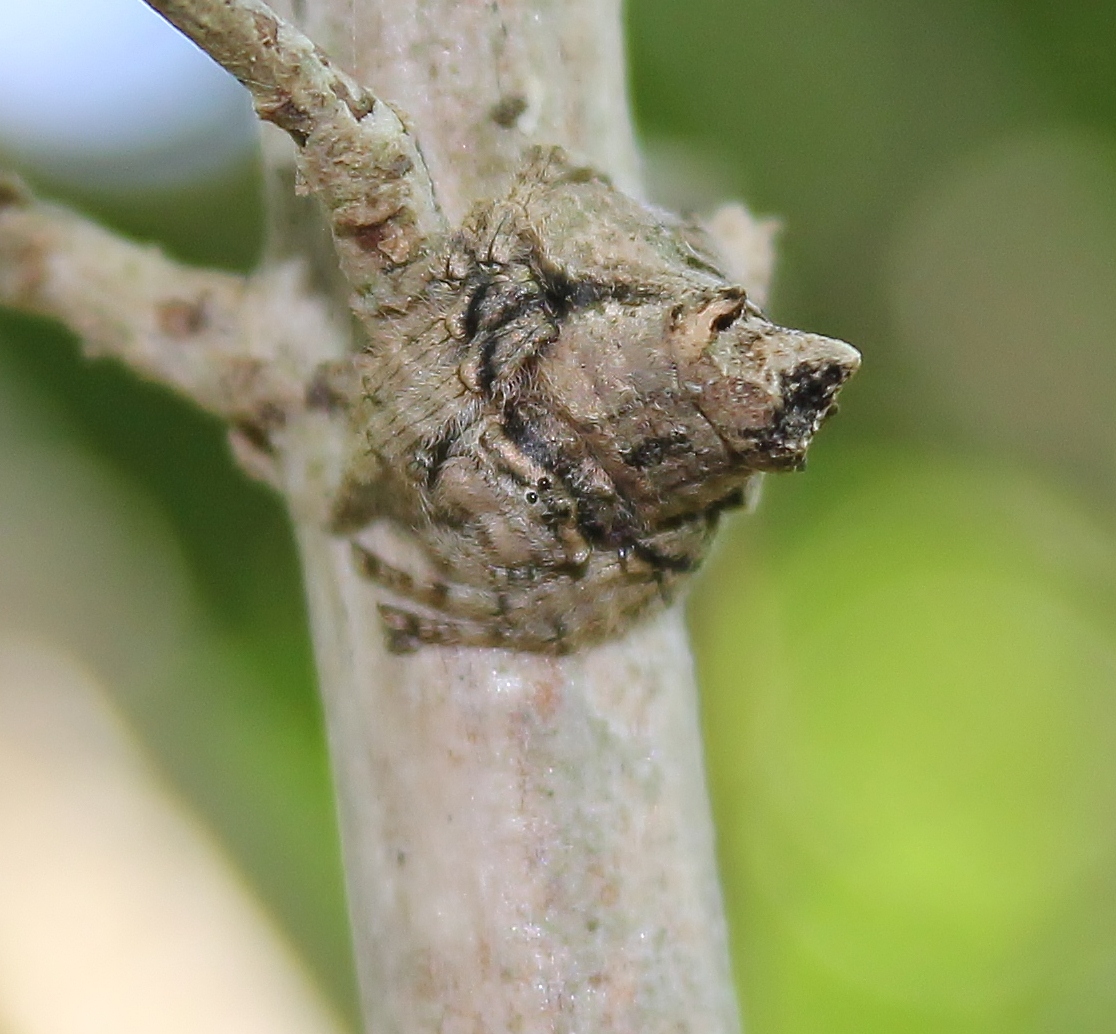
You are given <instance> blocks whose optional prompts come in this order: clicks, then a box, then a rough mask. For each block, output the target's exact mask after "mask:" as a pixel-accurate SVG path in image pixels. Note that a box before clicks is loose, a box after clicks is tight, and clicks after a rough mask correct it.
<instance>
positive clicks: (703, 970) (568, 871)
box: [268, 0, 739, 1034]
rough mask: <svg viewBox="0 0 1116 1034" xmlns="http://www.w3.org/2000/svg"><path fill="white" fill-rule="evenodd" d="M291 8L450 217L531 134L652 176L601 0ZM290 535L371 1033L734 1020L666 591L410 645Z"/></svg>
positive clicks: (319, 1)
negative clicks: (579, 640) (492, 636)
mask: <svg viewBox="0 0 1116 1034" xmlns="http://www.w3.org/2000/svg"><path fill="white" fill-rule="evenodd" d="M300 9H301V12H300ZM283 13H287V14H289V15H298V14H299V13H301V18H300V19H299V20H300V23H301V25H302V27H303V28H304V29H305V30H306V31H307V32H308V34H309V35H310V36H311V37H312V38H314V39H315V40H316V41H317V42H318V43H319V44H320V45H322V46H323V47H324V48H325V49H326V50H327V52H329V53H330V54H331V55H332V56H333V57H334V59H335V60H337V61H338V62H340V63H341V64H342V65H343V66H344V67H345V68H346V70H347V71H349V72H350V73H352V74H354V75H355V77H356V78H357V79H358V80H360V81H361V82H365V83H368V84H369V85H371V86H372V88H373V89H374V90H375V91H376V93H377V95H378V96H382V97H384V98H385V99H387V100H388V101H390V102H392V103H393V104H395V105H397V106H398V107H399V108H400V109H401V110H402V111H404V112H406V113H407V115H408V116H409V117H410V120H411V122H412V125H413V129H414V132H415V135H416V137H417V138H418V140H419V142H420V146H421V148H422V152H423V156H424V158H425V159H426V162H427V165H428V168H429V169H430V172H431V178H432V179H433V182H434V189H435V193H436V196H437V198H438V200H439V203H440V204H441V206H442V208H443V211H445V213H446V215H447V217H448V219H449V221H450V222H451V223H455V222H458V221H460V219H461V217H462V216H463V215H464V214H465V212H466V211H467V210H468V208H469V207H470V206H471V205H472V204H473V203H474V202H476V201H477V200H479V199H483V198H486V197H491V196H494V195H495V194H497V193H498V192H499V191H500V190H501V189H503V188H504V187H506V185H507V183H508V181H509V179H510V177H511V175H512V173H513V172H514V170H515V169H516V168H517V167H518V165H519V163H520V161H521V156H522V154H523V151H524V149H525V147H526V146H527V145H528V144H530V143H532V142H539V143H551V144H553V143H557V144H561V145H563V146H565V147H566V148H567V149H569V150H570V151H571V153H572V154H574V155H575V157H576V158H577V159H581V160H585V161H587V162H588V163H590V164H592V165H594V166H596V167H597V168H600V169H602V170H603V171H605V172H606V173H608V174H609V175H611V176H612V177H613V179H614V181H615V182H616V183H617V184H618V185H620V186H621V187H622V188H623V189H625V190H627V191H628V192H630V193H634V194H636V195H637V196H638V194H639V193H640V192H641V185H640V183H639V178H638V159H637V156H636V153H635V149H634V145H633V132H632V127H631V123H630V119H629V115H628V106H627V96H626V83H625V76H624V53H623V43H622V35H621V24H620V11H619V6H618V4H616V3H614V2H612V0H574V2H569V3H555V2H553V0H517V2H515V0H513V2H503V0H502V2H500V3H497V4H489V3H477V2H467V3H461V2H458V0H434V2H431V0H413V2H407V3H405V4H404V3H397V4H373V3H361V4H359V5H353V4H351V3H350V2H349V0H303V2H302V3H293V4H291V5H290V7H289V8H288V10H287V11H286V12H283ZM284 149H285V148H281V147H277V146H274V145H273V146H272V147H270V148H269V151H268V154H269V161H270V162H271V163H272V165H273V166H275V165H280V166H281V164H282V162H283V150H284ZM284 178H285V177H284ZM302 237H303V239H305V235H302ZM279 250H280V251H285V250H287V249H286V248H283V247H282V246H281V245H280V248H279ZM298 537H299V544H300V549H301V552H302V557H303V567H304V571H305V576H306V582H307V587H308V592H309V599H310V611H311V614H312V622H313V632H314V640H315V644H316V649H317V654H318V660H319V671H320V677H321V686H322V694H323V700H324V704H325V710H326V720H327V728H328V735H329V739H330V749H331V755H332V757H333V759H334V771H335V779H336V784H337V792H338V796H339V801H340V809H341V828H342V839H343V848H344V857H345V869H346V873H347V879H348V889H349V897H350V909H351V915H352V925H353V932H354V938H355V942H356V959H357V970H358V979H359V983H360V987H361V995H362V1002H363V1008H364V1014H365V1017H366V1021H367V1026H368V1029H369V1030H370V1031H375V1032H376V1034H393V1032H399V1034H419V1032H426V1031H440V1032H446V1034H449V1032H457V1031H461V1032H465V1031H470V1032H471V1031H490V1032H493V1034H496V1032H503V1031H517V1032H523V1034H534V1032H539V1034H542V1032H548V1034H549V1032H557V1031H602V1032H603V1031H609V1032H617V1034H618V1032H627V1031H631V1032H640V1034H653V1032H655V1031H662V1032H666V1031H671V1032H676V1031H692V1032H699V1031H700V1032H702V1034H732V1032H734V1031H736V1030H737V1029H738V1026H739V1025H738V1020H737V1010H736V1001H735V995H734V991H733V987H732V982H731V975H730V970H729V965H728V955H727V948H726V935H725V924H724V918H723V911H722V904H721V895H720V889H719V884H718V880H717V872H716V865H715V860H714V854H713V829H712V823H711V819H710V813H709V805H708V800H707V794H706V789H705V783H704V773H703V763H702V752H701V743H700V734H699V725H698V717H697V698H696V690H695V685H694V678H693V669H692V661H691V656H690V651H689V646H688V643H687V638H686V633H685V630H684V627H683V622H682V615H681V612H680V609H679V608H677V607H675V608H674V609H672V610H671V611H669V612H667V613H666V614H664V615H662V616H660V617H658V618H657V619H655V620H653V621H651V622H647V623H643V624H641V625H640V626H639V627H638V628H636V629H635V630H634V631H633V632H632V633H631V634H629V635H628V636H627V637H626V638H624V639H622V640H620V641H618V642H614V643H610V644H607V645H605V646H602V647H598V648H596V649H592V650H588V651H585V652H583V653H579V654H575V655H573V656H569V657H560V658H555V657H543V656H537V655H531V654H524V653H515V652H511V651H486V650H470V649H428V650H423V651H420V652H419V653H418V654H416V655H412V656H403V657H400V656H395V655H391V654H388V653H387V652H386V651H385V650H384V648H383V638H382V636H381V634H380V630H379V618H378V615H377V613H376V609H375V605H376V602H377V599H378V597H377V593H376V591H375V590H374V589H373V588H371V587H370V586H369V585H367V584H366V583H363V582H362V581H361V580H360V579H359V578H358V577H357V576H356V575H355V574H354V572H353V566H352V562H351V558H350V555H349V551H348V548H347V547H346V545H345V544H344V543H339V542H337V541H336V540H332V539H331V538H330V537H329V536H327V535H325V534H323V533H322V532H321V531H320V530H319V528H317V527H315V526H313V525H302V526H301V527H300V528H299V531H298ZM386 549H387V550H388V551H392V547H391V546H390V545H389V546H387V547H386Z"/></svg>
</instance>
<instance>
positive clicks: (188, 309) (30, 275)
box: [0, 177, 345, 424]
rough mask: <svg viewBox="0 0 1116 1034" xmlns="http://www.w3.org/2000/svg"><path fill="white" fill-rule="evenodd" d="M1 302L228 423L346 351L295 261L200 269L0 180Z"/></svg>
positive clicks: (274, 406) (286, 400)
mask: <svg viewBox="0 0 1116 1034" xmlns="http://www.w3.org/2000/svg"><path fill="white" fill-rule="evenodd" d="M0 304H4V305H8V306H11V307H13V308H16V309H22V310H24V311H26V312H33V313H37V314H39V315H42V316H49V317H51V318H53V319H56V320H58V321H59V322H61V323H63V324H65V325H66V326H67V327H69V328H70V329H71V330H72V331H74V333H76V334H77V335H78V336H79V337H80V338H81V339H82V341H83V343H84V345H85V348H86V351H87V354H88V355H90V356H110V357H112V358H115V359H119V360H120V361H122V362H124V363H126V364H128V365H129V366H131V367H132V368H133V369H134V370H136V371H137V372H138V373H140V374H141V375H143V376H144V377H147V378H150V379H152V380H156V381H160V382H161V383H163V384H166V385H168V386H170V387H172V388H176V389H177V390H178V391H180V392H182V393H183V394H184V395H186V396H188V397H189V398H191V399H193V400H194V401H195V402H197V403H198V404H199V405H200V406H202V407H203V408H205V409H207V410H209V411H210V412H212V413H216V414H217V415H219V416H222V417H225V418H227V419H229V420H230V421H233V422H235V423H244V422H252V423H263V424H268V423H273V422H274V421H275V419H277V418H280V414H281V413H282V412H284V411H285V410H287V409H293V408H296V407H298V406H301V404H302V396H303V394H304V391H305V384H306V381H307V379H308V377H309V374H310V371H312V370H313V369H314V367H315V366H316V365H317V364H319V363H321V362H325V361H329V360H331V359H335V358H338V357H339V356H341V355H342V354H343V353H344V347H345V345H344V337H343V336H342V335H341V334H340V333H339V332H338V330H337V328H336V326H335V325H334V324H333V323H332V322H331V319H330V317H329V314H328V310H327V308H326V306H324V305H323V303H322V301H321V300H320V299H318V298H316V297H314V296H312V295H310V294H308V293H307V292H306V291H305V290H304V289H303V288H302V286H301V283H300V273H299V270H298V267H297V264H295V263H287V264H286V265H284V266H281V267H275V268H273V269H270V270H268V271H267V272H266V273H262V274H259V275H257V276H253V277H241V276H236V275H233V274H231V273H222V272H217V271H214V270H201V269H195V268H191V267H189V266H185V265H183V264H181V263H178V262H174V261H172V260H170V259H168V258H167V257H166V256H165V255H163V253H162V252H161V251H160V250H159V249H158V248H156V247H152V246H143V245H139V244H135V243H133V242H131V241H127V240H124V239H123V238H121V237H120V236H118V235H117V234H115V233H112V232H111V231H109V230H106V229H104V228H103V227H101V226H98V225H97V224H96V223H94V222H92V221H91V220H88V219H85V218H83V217H81V216H79V215H77V214H75V213H73V212H70V211H68V210H67V209H64V208H61V207H58V206H55V205H49V204H44V203H43V202H40V201H36V200H35V199H34V198H33V197H32V195H31V193H30V192H29V191H28V190H27V189H26V187H24V186H23V185H22V183H20V182H19V181H18V180H17V179H15V178H14V177H6V178H0Z"/></svg>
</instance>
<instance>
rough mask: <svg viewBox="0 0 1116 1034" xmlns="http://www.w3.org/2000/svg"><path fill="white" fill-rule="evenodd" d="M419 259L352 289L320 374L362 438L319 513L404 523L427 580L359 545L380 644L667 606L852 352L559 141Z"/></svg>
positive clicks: (537, 634)
mask: <svg viewBox="0 0 1116 1034" xmlns="http://www.w3.org/2000/svg"><path fill="white" fill-rule="evenodd" d="M416 266H417V267H418V268H417V269H416V270H415V271H414V273H413V275H410V276H409V278H408V279H409V283H410V287H409V289H408V290H406V291H404V292H400V293H399V296H395V297H391V298H388V299H386V300H385V299H383V298H375V297H371V296H361V297H358V299H357V301H356V302H355V303H354V305H355V307H356V310H357V312H358V314H359V315H360V316H361V318H362V321H363V323H364V325H365V327H366V328H367V330H368V337H369V341H368V345H367V347H366V349H365V350H364V351H363V352H362V353H361V354H359V355H358V356H356V357H355V358H354V360H353V361H352V366H351V367H350V368H348V369H347V370H345V371H334V373H333V376H332V381H331V383H332V385H333V388H332V389H331V390H333V391H334V392H338V391H339V392H340V394H341V396H342V397H343V398H344V399H345V403H346V408H347V409H348V411H349V413H350V418H351V421H352V427H353V430H354V432H355V437H356V440H357V441H358V442H359V446H358V447H357V448H356V449H355V450H354V458H353V463H352V464H351V467H350V469H349V471H348V474H347V476H346V478H345V481H344V486H343V488H342V490H341V492H340V493H339V494H338V497H337V500H336V505H335V525H336V526H337V528H338V530H348V531H355V530H357V529H359V527H360V526H362V525H363V524H364V523H366V522H367V521H369V520H371V519H373V518H381V519H383V518H386V519H389V520H392V521H395V522H398V523H399V524H401V525H402V526H404V527H406V528H407V529H410V530H411V531H412V532H413V533H414V534H415V536H417V538H418V540H419V542H420V543H421V544H422V545H423V546H424V547H425V550H426V552H427V554H428V556H429V558H430V561H431V565H432V570H433V572H434V573H433V574H432V575H431V574H429V573H424V574H422V575H416V574H415V573H412V572H408V571H404V570H402V569H400V568H398V567H396V566H393V565H391V564H389V563H387V562H386V561H385V560H383V559H382V558H381V557H379V556H378V555H376V554H375V553H374V552H372V551H370V550H368V549H366V548H364V547H362V546H357V547H356V557H357V562H358V563H359V564H360V566H361V568H362V569H363V571H364V572H365V573H366V574H367V575H368V576H369V577H371V578H373V579H374V580H375V581H377V582H378V583H380V584H381V585H382V586H384V587H385V588H386V589H388V590H389V591H390V592H391V594H392V595H393V596H394V597H396V599H397V601H398V603H397V604H392V605H386V604H385V605H383V606H381V608H380V612H381V615H382V617H383V620H384V624H385V626H386V628H387V629H388V635H389V642H390V645H391V646H392V648H393V649H395V650H398V651H406V650H413V649H416V648H417V647H419V646H420V645H422V644H428V643H435V644H466V645H479V646H505V647H511V648H515V649H523V650H540V651H551V652H564V651H568V650H571V649H575V648H577V647H579V646H582V645H583V644H586V643H591V642H595V641H599V640H602V639H605V638H607V637H609V636H611V635H614V634H616V633H617V632H620V631H621V630H623V629H624V628H625V626H626V625H627V624H629V623H630V622H631V621H632V620H634V619H635V618H637V617H638V616H639V615H641V614H643V613H644V612H645V611H647V610H648V609H649V608H652V607H654V606H657V605H660V604H662V603H663V602H669V601H670V600H671V599H672V598H673V597H674V596H675V594H676V592H677V590H678V588H679V586H680V584H681V583H682V582H683V581H684V579H685V578H686V577H687V576H688V575H689V574H690V573H691V572H693V571H694V570H695V568H696V567H697V566H698V565H699V564H700V562H701V560H702V558H703V556H704V555H705V552H706V550H707V548H708V546H709V543H710V538H711V536H712V533H713V530H714V528H715V527H716V525H717V521H718V518H719V516H720V514H721V513H722V512H723V511H724V510H726V509H730V508H732V507H736V506H740V505H741V503H742V502H743V500H744V496H745V492H746V489H747V486H748V485H749V483H750V482H751V481H752V479H754V478H756V476H757V475H758V474H760V473H762V472H764V471H781V470H793V469H796V468H798V467H800V466H801V465H802V463H803V460H804V456H805V453H806V448H807V446H808V445H809V443H810V440H811V438H812V436H813V435H814V432H815V431H816V430H817V429H818V427H819V426H820V424H821V422H822V421H823V420H824V419H825V417H826V416H827V415H828V414H829V413H830V412H831V411H832V409H833V407H834V399H835V396H836V394H837V392H838V390H839V389H840V387H841V385H842V384H844V382H845V381H846V380H847V379H848V377H849V376H850V375H851V374H852V373H853V372H854V371H855V370H856V368H857V366H858V364H859V355H858V353H857V352H856V351H855V350H854V349H853V348H851V347H850V346H848V345H846V344H844V343H843V342H840V341H834V340H830V339H828V338H824V337H819V336H817V335H814V334H807V333H803V332H800V331H796V330H787V329H784V328H782V327H778V326H775V325H774V324H772V323H770V322H769V321H768V320H766V319H765V318H764V317H763V315H762V314H761V313H760V311H759V310H758V309H757V308H756V307H755V305H753V304H752V303H751V302H750V301H749V299H748V298H747V297H746V295H745V292H744V290H743V289H742V288H740V287H736V286H733V285H732V284H731V283H730V282H729V281H728V280H727V278H726V276H725V275H724V274H723V272H722V270H721V268H720V265H719V262H718V259H717V258H716V257H715V253H714V249H713V247H712V245H711V243H710V242H709V241H708V240H706V239H705V238H704V236H703V234H702V233H701V232H700V231H699V230H697V229H696V228H694V227H692V226H689V225H687V224H684V223H682V222H681V221H678V220H674V219H672V218H670V217H665V216H664V215H663V214H662V213H661V212H656V211H652V210H650V209H648V208H646V207H644V206H642V205H640V204H638V203H637V202H635V201H633V200H631V199H629V198H628V197H626V196H624V195H623V194H621V193H620V192H618V191H617V190H615V189H614V188H613V187H612V186H610V184H609V183H608V182H607V181H606V180H605V179H604V178H603V177H600V176H598V175H596V174H595V173H593V172H592V171H590V170H587V169H583V168H578V167H575V166H573V165H572V164H571V163H570V162H569V161H568V160H567V159H566V158H565V156H564V155H563V154H562V153H561V152H560V151H558V150H550V151H546V152H539V153H537V154H536V155H534V156H533V158H532V160H531V161H530V162H529V164H528V167H527V168H526V170H525V171H524V172H523V174H522V175H521V176H520V177H519V178H518V180H517V181H516V183H515V184H514V186H513V188H512V189H511V191H510V192H509V193H508V195H507V196H506V197H503V198H501V199H499V200H497V201H494V202H489V203H486V204H483V205H481V206H479V207H477V208H476V209H475V210H474V212H473V213H472V215H471V216H470V217H469V218H468V219H467V220H466V222H465V225H464V226H463V227H462V228H461V229H459V230H458V231H457V232H454V233H451V234H448V235H447V236H446V237H445V239H444V241H442V242H441V243H440V244H438V246H436V247H435V248H433V249H431V251H430V253H429V255H428V256H427V257H426V258H425V259H423V260H422V261H421V262H420V263H416ZM338 385H340V387H338Z"/></svg>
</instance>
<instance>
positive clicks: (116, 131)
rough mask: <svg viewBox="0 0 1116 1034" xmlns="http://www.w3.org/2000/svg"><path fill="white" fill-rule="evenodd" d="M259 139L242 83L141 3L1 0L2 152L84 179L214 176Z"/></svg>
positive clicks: (153, 182) (141, 181)
mask: <svg viewBox="0 0 1116 1034" xmlns="http://www.w3.org/2000/svg"><path fill="white" fill-rule="evenodd" d="M254 146H255V126H254V119H253V115H252V110H251V104H250V101H249V99H248V94H247V91H245V90H244V89H243V88H242V87H241V86H240V84H239V83H237V82H236V80H234V79H233V78H232V77H231V76H230V75H229V74H228V73H227V72H225V71H224V70H223V69H221V68H219V67H218V66H217V65H216V64H215V63H214V62H213V61H212V60H210V59H209V58H208V57H207V56H206V55H205V54H203V53H202V52H201V51H200V50H199V49H198V48H197V47H196V46H194V44H193V43H191V42H190V41H188V40H187V39H185V38H184V37H183V36H182V35H181V34H179V33H178V32H177V31H175V30H174V29H173V28H172V27H171V26H170V25H168V24H167V23H166V22H164V21H163V19H162V18H161V17H159V16H158V15H157V14H155V13H154V12H153V11H152V10H151V9H150V8H149V7H147V5H146V4H144V3H142V2H141V0H0V154H2V155H5V156H7V157H8V158H9V159H10V160H14V161H15V162H16V163H17V164H20V165H23V166H25V167H30V168H32V169H34V170H36V171H39V172H41V173H43V174H45V175H47V176H50V177H51V178H54V179H57V180H61V181H67V182H76V183H87V184H88V185H90V186H94V187H96V186H101V185H109V184H116V185H118V186H123V187H129V186H144V185H150V186H163V185H175V184H179V183H182V182H187V181H189V180H191V179H197V178H202V177H205V176H207V175H213V174H214V173H216V172H218V171H219V170H221V169H222V168H223V167H225V166H227V165H229V164H231V163H233V162H235V161H237V160H241V159H243V158H245V157H246V156H247V155H248V154H249V153H250V151H251V148H253V147H254Z"/></svg>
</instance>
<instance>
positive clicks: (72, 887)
mask: <svg viewBox="0 0 1116 1034" xmlns="http://www.w3.org/2000/svg"><path fill="white" fill-rule="evenodd" d="M0 1021H2V1022H3V1024H4V1029H5V1030H9V1031H11V1032H12V1034H90V1032H93V1031H110V1030H111V1031H113V1032H116V1034H148V1032H151V1031H160V1032H165V1034H175V1032H182V1034H196V1032H198V1031H206V1032H210V1034H221V1032H228V1034H251V1032H253V1031H259V1032H260V1034H265V1032H266V1034H336V1032H338V1031H340V1030H341V1027H340V1025H339V1024H338V1023H337V1022H336V1021H335V1020H334V1019H333V1017H331V1016H330V1014H329V1012H328V1010H327V1009H326V1008H325V1007H324V1006H323V1003H322V1002H321V1000H320V999H319V997H318V994H317V992H316V991H314V990H313V989H312V987H311V985H310V983H309V981H308V980H307V978H306V975H305V974H304V973H303V972H302V971H301V970H300V968H299V966H298V965H297V963H296V962H295V960H294V958H293V957H292V955H291V952H290V949H289V948H288V946H287V945H286V944H284V943H283V942H282V940H281V939H280V938H279V937H278V936H277V934H276V932H275V930H274V929H273V927H272V925H271V923H270V922H269V920H268V919H267V918H266V917H265V916H264V914H263V912H262V910H261V909H260V907H259V905H258V904H257V902H256V901H255V899H254V898H253V897H252V895H251V894H250V892H248V891H247V889H246V888H245V887H244V885H243V883H242V881H241V879H240V878H239V877H238V875H237V874H236V873H235V872H234V871H233V869H232V867H231V866H230V865H229V864H228V862H227V861H226V859H225V858H224V857H223V855H222V853H221V851H220V850H219V849H218V848H217V847H216V846H215V845H214V843H213V842H212V840H211V838H210V837H209V835H208V834H207V833H205V832H204V831H203V830H202V829H201V827H200V826H199V825H198V824H197V823H196V822H195V821H194V820H193V819H192V818H191V817H190V816H189V815H188V814H186V813H185V811H184V810H183V809H182V807H181V805H180V804H179V803H178V802H177V801H176V800H174V799H173V797H172V796H171V795H169V794H167V793H166V791H165V790H164V789H163V787H161V786H160V785H159V783H158V781H157V780H156V779H155V778H153V773H152V772H151V771H150V770H149V769H148V767H147V766H146V765H145V764H144V763H143V762H142V760H141V759H140V757H139V756H138V753H137V751H136V750H135V748H134V746H133V745H132V744H131V743H130V742H129V741H128V737H127V736H126V734H125V733H124V731H123V729H122V728H121V727H120V724H119V722H118V720H117V719H116V717H115V715H113V713H112V708H111V705H110V704H109V702H108V700H107V698H106V696H105V694H104V692H103V690H102V689H101V687H99V686H98V685H97V684H96V681H95V680H94V679H92V678H91V677H90V675H89V673H88V672H86V671H84V670H83V669H82V668H81V667H80V666H79V665H76V664H74V662H73V661H72V660H70V659H69V658H68V657H66V656H65V654H64V653H63V652H61V651H60V650H59V649H58V647H57V645H52V644H49V643H44V642H35V641H34V640H31V639H28V638H24V637H18V636H16V637H12V636H10V635H5V634H3V633H0Z"/></svg>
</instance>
